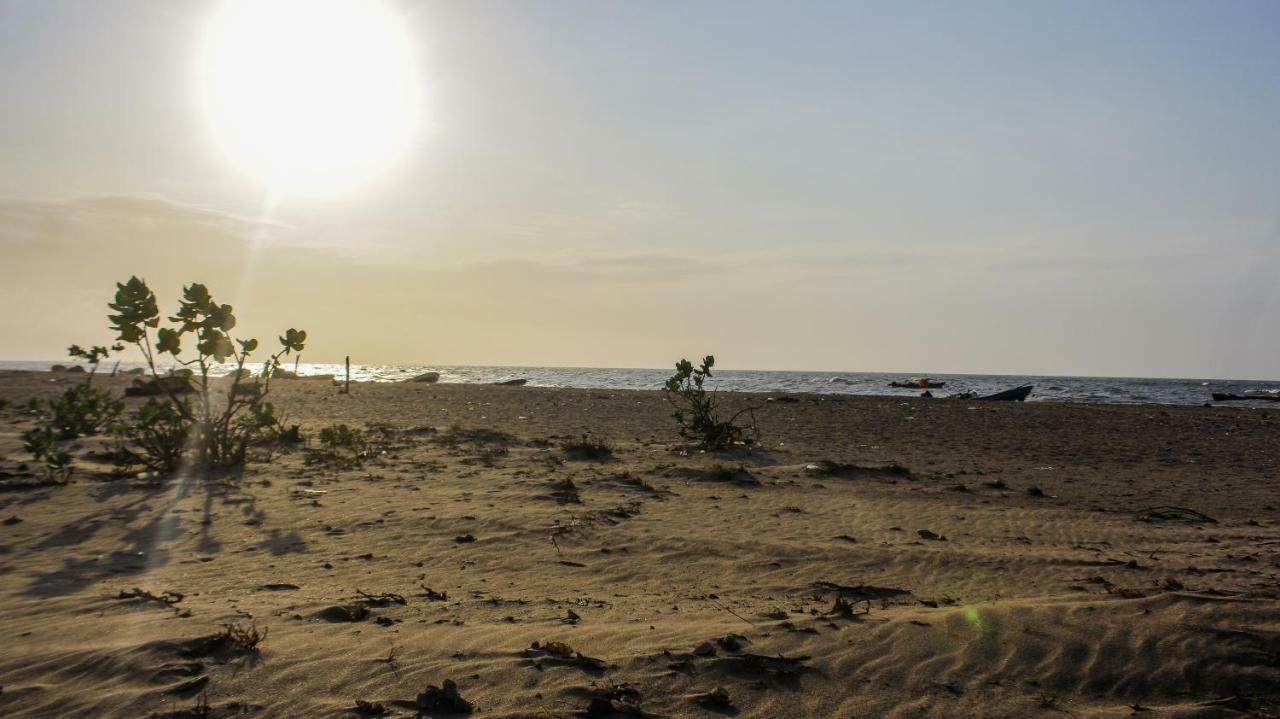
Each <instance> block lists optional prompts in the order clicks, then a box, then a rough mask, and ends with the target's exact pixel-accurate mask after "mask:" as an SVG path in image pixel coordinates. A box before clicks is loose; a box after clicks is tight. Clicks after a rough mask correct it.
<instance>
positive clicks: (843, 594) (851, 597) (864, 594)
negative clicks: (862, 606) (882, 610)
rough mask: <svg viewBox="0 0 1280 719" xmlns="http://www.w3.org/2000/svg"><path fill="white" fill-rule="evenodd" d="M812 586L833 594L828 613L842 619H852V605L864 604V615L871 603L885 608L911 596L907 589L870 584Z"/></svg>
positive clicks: (823, 583)
mask: <svg viewBox="0 0 1280 719" xmlns="http://www.w3.org/2000/svg"><path fill="white" fill-rule="evenodd" d="M813 586H814V587H816V588H817V589H820V590H822V591H826V592H835V593H836V604H835V606H834V607H832V609H831V612H830V613H831V614H839V615H840V616H844V617H853V616H854V612H853V605H855V604H858V603H859V602H865V603H866V605H867V610H866V612H864V613H869V612H870V611H871V603H872V602H880V604H881V606H882V607H885V606H888V605H889V604H890V603H891V602H892V601H893V600H895V599H898V598H900V597H910V596H911V591H910V590H907V589H898V588H896V587H876V586H873V585H870V584H859V585H857V586H846V585H843V584H836V583H835V582H814V583H813ZM842 600H843V603H842ZM846 607H847V608H846Z"/></svg>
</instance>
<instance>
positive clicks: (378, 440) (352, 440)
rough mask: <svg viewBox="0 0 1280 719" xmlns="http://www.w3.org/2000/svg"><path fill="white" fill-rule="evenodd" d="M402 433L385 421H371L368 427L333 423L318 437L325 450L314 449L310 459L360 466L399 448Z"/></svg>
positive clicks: (323, 429)
mask: <svg viewBox="0 0 1280 719" xmlns="http://www.w3.org/2000/svg"><path fill="white" fill-rule="evenodd" d="M400 434H401V433H400V432H399V431H398V430H396V428H394V427H392V426H391V425H389V424H384V423H381V422H371V423H369V424H368V425H366V426H365V429H356V428H352V427H348V426H347V425H345V424H331V425H329V426H328V427H324V428H322V429H321V430H320V433H319V434H318V435H317V436H316V437H317V439H318V440H319V441H320V447H321V449H320V451H318V452H312V453H311V458H310V459H311V461H319V462H324V463H327V464H334V465H340V466H357V465H359V464H361V463H362V462H364V460H366V459H372V458H376V457H379V456H380V455H383V454H385V453H386V452H387V451H388V450H390V449H392V448H393V447H395V444H396V440H397V438H398V437H399V436H400Z"/></svg>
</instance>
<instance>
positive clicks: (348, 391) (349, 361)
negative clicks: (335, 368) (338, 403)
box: [342, 355, 351, 394]
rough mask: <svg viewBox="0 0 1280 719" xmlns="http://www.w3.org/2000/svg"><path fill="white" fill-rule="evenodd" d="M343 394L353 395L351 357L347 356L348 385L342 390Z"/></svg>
mask: <svg viewBox="0 0 1280 719" xmlns="http://www.w3.org/2000/svg"><path fill="white" fill-rule="evenodd" d="M342 393H343V394H351V355H347V383H346V385H344V386H343V388H342Z"/></svg>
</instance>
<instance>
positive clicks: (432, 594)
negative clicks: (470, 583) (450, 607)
mask: <svg viewBox="0 0 1280 719" xmlns="http://www.w3.org/2000/svg"><path fill="white" fill-rule="evenodd" d="M418 586H419V587H422V591H423V592H425V594H426V598H427V601H429V602H445V601H448V600H449V593H448V592H437V591H436V590H434V589H432V588H431V587H428V586H427V585H425V584H419V585H418Z"/></svg>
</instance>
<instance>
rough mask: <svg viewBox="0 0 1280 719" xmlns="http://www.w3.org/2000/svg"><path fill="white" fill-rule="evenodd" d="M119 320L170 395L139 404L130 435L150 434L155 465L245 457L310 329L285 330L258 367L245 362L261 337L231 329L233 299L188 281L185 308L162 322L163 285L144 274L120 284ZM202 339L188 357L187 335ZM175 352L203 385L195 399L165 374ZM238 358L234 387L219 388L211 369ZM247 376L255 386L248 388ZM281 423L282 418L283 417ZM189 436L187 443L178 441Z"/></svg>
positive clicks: (147, 448)
mask: <svg viewBox="0 0 1280 719" xmlns="http://www.w3.org/2000/svg"><path fill="white" fill-rule="evenodd" d="M109 306H110V307H111V309H112V310H113V311H114V312H115V314H112V315H110V321H111V327H112V329H114V330H116V331H117V332H118V333H119V337H118V339H119V341H120V342H123V343H127V344H132V345H134V346H135V347H137V348H138V350H139V351H140V352H141V353H142V356H143V358H144V359H145V360H146V362H147V367H148V368H149V369H150V372H151V376H152V379H153V380H155V382H156V383H157V384H158V385H159V386H160V388H161V389H162V391H163V399H161V400H160V401H155V402H149V403H148V404H147V405H144V406H143V408H142V409H141V410H139V413H138V415H137V416H136V417H135V421H134V425H135V426H134V427H133V428H132V429H130V428H125V429H124V433H125V435H126V436H131V437H133V438H136V437H138V436H142V437H144V438H150V441H147V442H140V443H139V446H140V448H141V449H142V456H143V459H144V461H145V463H146V464H148V466H156V467H157V468H161V469H164V470H166V471H173V470H175V469H177V467H178V464H180V463H181V462H182V461H183V460H190V461H192V462H193V463H194V464H195V465H196V466H197V467H200V468H204V469H207V468H220V467H233V466H238V465H241V464H243V463H244V461H245V452H246V449H247V447H248V445H249V443H250V442H251V441H253V440H255V439H258V438H260V437H261V434H262V430H263V428H264V426H270V425H271V423H270V422H267V421H266V420H265V419H264V418H265V417H266V416H267V415H271V416H272V417H274V411H273V410H272V409H269V406H268V404H267V403H266V401H265V398H266V396H267V394H268V392H269V391H270V383H271V378H272V376H274V375H275V373H276V371H277V370H278V369H279V368H280V360H281V358H282V357H284V356H285V355H288V354H290V353H293V352H301V351H302V349H303V345H304V343H305V342H306V339H307V333H306V332H303V331H301V330H296V329H290V330H288V331H287V332H286V333H285V334H284V336H282V337H280V338H279V339H280V345H281V349H280V350H279V351H277V352H275V353H274V354H272V355H270V356H269V357H267V359H266V361H265V362H264V363H263V367H262V371H261V372H260V373H258V374H256V375H255V374H252V373H249V372H247V371H246V370H245V366H244V365H245V362H246V361H247V360H248V359H249V356H250V355H251V354H252V353H253V352H254V351H255V350H256V349H257V348H258V340H256V339H239V338H236V337H234V336H233V335H232V334H231V330H232V329H233V328H235V326H236V316H235V314H234V312H233V311H232V308H231V305H223V304H218V303H217V302H215V301H214V299H213V297H212V296H211V295H210V294H209V290H208V289H207V288H206V287H205V286H204V285H202V284H199V283H194V284H191V285H188V286H186V287H185V288H183V292H182V299H181V301H180V302H179V305H178V311H177V312H176V313H175V314H174V315H173V316H171V317H169V318H168V321H169V322H171V323H174V325H175V326H173V327H161V326H160V308H159V306H158V305H157V303H156V296H155V293H154V292H152V291H151V288H149V287H148V286H147V283H146V282H144V281H143V280H140V279H138V278H137V277H132V278H130V279H129V281H128V282H124V283H119V284H117V285H116V296H115V301H114V302H112V303H110V305H109ZM153 331H154V337H153ZM188 337H189V338H190V339H192V340H194V345H195V356H194V357H191V358H189V359H183V340H184V339H187V338H188ZM164 355H169V356H170V357H171V358H172V359H173V361H175V362H177V363H178V364H180V365H182V366H183V368H184V369H185V370H188V371H190V372H191V376H192V377H193V380H194V381H193V383H194V385H195V388H196V392H195V394H194V397H193V398H192V399H186V398H183V397H179V396H178V394H177V392H176V391H175V390H174V388H173V387H172V386H171V385H170V384H168V383H165V382H162V381H161V379H162V378H161V376H160V372H159V370H158V369H157V367H156V363H157V361H158V360H159V359H160V358H162V357H163V356H164ZM227 362H231V363H232V364H234V365H235V368H234V370H233V371H232V373H231V379H230V381H229V383H228V385H227V388H226V393H225V395H222V396H217V395H218V393H217V392H215V389H216V388H215V387H214V386H213V385H212V384H211V382H210V379H211V378H210V375H209V373H210V370H212V369H213V368H214V367H216V366H218V365H222V364H225V363H227ZM246 384H248V385H251V386H252V387H253V389H252V390H250V391H245V390H244V389H242V387H244V386H246ZM277 424H278V423H277ZM179 438H181V439H182V440H183V441H184V443H185V444H184V446H183V448H182V449H177V448H176V446H175V444H176V442H177V440H178V439H179Z"/></svg>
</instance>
